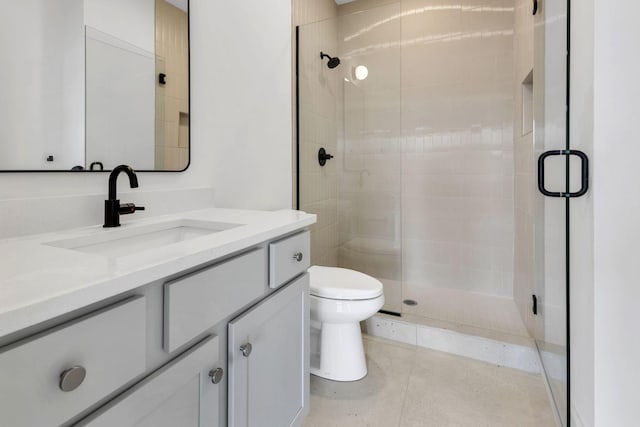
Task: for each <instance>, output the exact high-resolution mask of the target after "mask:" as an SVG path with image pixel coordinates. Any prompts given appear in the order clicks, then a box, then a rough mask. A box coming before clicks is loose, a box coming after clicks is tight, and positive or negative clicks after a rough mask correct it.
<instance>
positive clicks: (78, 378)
mask: <svg viewBox="0 0 640 427" xmlns="http://www.w3.org/2000/svg"><path fill="white" fill-rule="evenodd" d="M86 376H87V370H86V369H85V368H83V367H82V366H74V367H72V368H69V369H67V370H66V371H64V372H63V373H62V374H60V390H62V391H65V392H69V391H73V390H75V389H77V388H78V387H80V384H82V382H83V381H84V379H85V377H86Z"/></svg>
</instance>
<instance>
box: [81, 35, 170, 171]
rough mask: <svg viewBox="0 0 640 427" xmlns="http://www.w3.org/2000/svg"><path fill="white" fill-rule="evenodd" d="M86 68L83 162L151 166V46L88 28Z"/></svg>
mask: <svg viewBox="0 0 640 427" xmlns="http://www.w3.org/2000/svg"><path fill="white" fill-rule="evenodd" d="M150 32H151V34H153V29H150ZM85 70H86V76H85V80H86V85H85V87H86V106H85V108H86V128H87V130H86V154H85V158H86V162H85V164H86V165H87V166H89V165H90V164H91V163H93V162H102V164H103V165H104V167H105V169H113V168H114V167H116V166H118V165H120V164H123V163H125V164H129V165H131V166H132V167H133V168H134V169H138V170H153V169H155V140H156V100H155V97H156V77H155V76H156V56H155V54H154V51H146V50H143V49H140V48H138V47H135V46H133V45H131V44H129V43H126V41H124V40H121V39H119V38H116V37H112V36H110V35H108V34H105V33H102V32H99V31H96V30H95V29H93V28H92V27H87V29H86V66H85ZM176 78H177V77H176ZM160 113H161V111H159V112H158V114H160Z"/></svg>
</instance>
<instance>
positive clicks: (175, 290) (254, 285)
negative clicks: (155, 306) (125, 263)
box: [164, 249, 267, 352]
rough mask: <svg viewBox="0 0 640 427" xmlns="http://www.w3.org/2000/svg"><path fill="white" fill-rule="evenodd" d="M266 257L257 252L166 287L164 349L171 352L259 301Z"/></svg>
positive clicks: (265, 269)
mask: <svg viewBox="0 0 640 427" xmlns="http://www.w3.org/2000/svg"><path fill="white" fill-rule="evenodd" d="M266 283H267V254H266V250H265V249H256V250H253V251H251V252H249V253H246V254H244V255H240V256H237V257H235V258H232V259H230V260H228V261H225V262H222V263H220V264H216V265H214V266H212V267H208V268H206V269H204V270H200V271H197V272H195V273H192V274H189V275H187V276H185V277H181V278H179V279H177V280H174V281H172V282H169V283H166V284H165V285H164V349H165V350H166V351H168V352H172V351H174V350H175V349H177V348H179V347H181V346H182V345H184V344H186V343H188V342H189V341H191V340H192V339H194V338H195V337H197V336H198V335H199V334H201V333H203V332H205V331H206V330H207V329H209V328H211V327H212V326H215V325H216V324H217V323H218V322H219V321H221V320H222V319H224V318H225V317H227V316H229V315H230V314H232V313H234V312H235V311H238V310H239V309H240V308H242V307H243V306H244V305H246V304H248V303H249V302H251V301H253V300H254V299H256V298H258V297H260V296H261V295H262V294H263V293H264V291H265V288H266Z"/></svg>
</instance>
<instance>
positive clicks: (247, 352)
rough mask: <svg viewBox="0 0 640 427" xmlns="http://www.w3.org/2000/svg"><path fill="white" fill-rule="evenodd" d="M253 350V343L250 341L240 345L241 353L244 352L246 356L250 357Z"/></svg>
mask: <svg viewBox="0 0 640 427" xmlns="http://www.w3.org/2000/svg"><path fill="white" fill-rule="evenodd" d="M252 350H253V346H252V345H251V343H250V342H248V343H246V344H242V345H241V346H240V353H242V355H243V356H244V357H249V356H250V355H251V351H252Z"/></svg>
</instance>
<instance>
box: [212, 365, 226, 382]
mask: <svg viewBox="0 0 640 427" xmlns="http://www.w3.org/2000/svg"><path fill="white" fill-rule="evenodd" d="M223 376H224V369H222V368H216V369H212V370H210V371H209V377H210V378H211V382H212V383H214V384H218V383H220V381H222V377H223Z"/></svg>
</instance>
